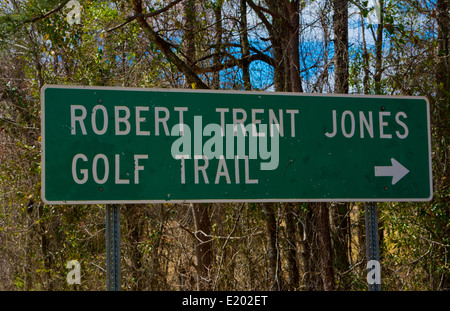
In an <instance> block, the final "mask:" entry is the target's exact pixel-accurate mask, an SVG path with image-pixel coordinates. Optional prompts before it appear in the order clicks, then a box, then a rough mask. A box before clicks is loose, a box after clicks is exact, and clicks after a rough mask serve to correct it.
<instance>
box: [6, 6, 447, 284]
mask: <svg viewBox="0 0 450 311" xmlns="http://www.w3.org/2000/svg"><path fill="white" fill-rule="evenodd" d="M71 2H77V3H78V4H79V7H80V9H81V11H80V21H79V23H78V22H77V20H76V17H77V16H76V15H72V14H71V12H72V13H73V8H75V7H67V6H66V5H67V3H68V1H57V0H49V1H43V0H28V1H25V0H0V290H27V291H28V290H103V289H104V288H105V283H106V273H105V262H106V258H105V256H106V249H105V206H103V205H64V206H55V205H47V204H44V203H43V202H42V201H41V199H40V188H41V176H40V168H41V167H40V151H41V144H40V135H41V134H40V133H41V132H40V126H41V125H40V124H41V123H40V110H41V107H40V89H41V88H42V86H43V85H44V84H67V85H96V86H122V87H146V88H194V89H223V90H246V91H252V90H259V91H267V92H272V91H277V92H306V93H349V94H382V95H420V96H426V97H427V98H428V100H429V102H430V107H431V130H432V163H433V165H432V166H433V185H434V197H433V199H432V200H431V201H430V202H424V203H407V202H406V203H391V202H384V203H378V209H379V220H380V223H379V226H380V227H379V238H380V248H381V257H380V262H381V269H382V270H381V276H382V289H383V290H445V289H446V290H448V289H449V287H450V267H449V264H450V263H449V250H450V234H449V233H450V224H449V223H450V221H449V220H450V204H449V182H448V177H449V173H448V170H449V145H448V140H449V130H450V125H449V116H450V109H449V103H450V93H449V92H450V64H449V31H448V27H449V25H450V19H449V11H448V9H449V3H448V2H449V1H447V0H436V1H431V0H418V1H401V0H400V1H391V0H378V1H361V0H315V1H314V0H312V1H310V0H306V1H299V0H261V1H255V0H204V1H193V0H174V1H168V0H129V1H125V0H117V1H89V0H79V1H71ZM364 206H365V205H364V203H363V202H361V203H339V202H336V203H304V204H299V203H295V204H294V203H270V204H268V203H265V204H257V203H244V204H243V203H239V204H231V203H229V204H170V203H169V204H147V205H123V206H121V207H120V209H121V234H122V237H121V239H122V246H121V250H122V289H123V290H152V291H157V290H365V289H367V281H366V273H367V271H366V248H365V227H364ZM70 260H77V261H79V262H80V264H81V284H75V285H70V284H68V283H67V281H66V276H67V273H68V268H67V267H66V264H67V262H68V261H70Z"/></svg>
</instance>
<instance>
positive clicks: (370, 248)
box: [365, 202, 381, 291]
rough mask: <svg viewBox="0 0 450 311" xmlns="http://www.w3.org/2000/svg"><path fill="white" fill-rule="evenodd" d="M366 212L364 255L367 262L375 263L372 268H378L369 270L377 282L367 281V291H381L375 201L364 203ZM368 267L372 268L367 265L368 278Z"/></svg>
mask: <svg viewBox="0 0 450 311" xmlns="http://www.w3.org/2000/svg"><path fill="white" fill-rule="evenodd" d="M365 208H366V211H365V212H366V213H365V216H366V217H365V218H366V219H365V220H366V255H367V263H369V262H371V261H375V262H376V265H375V267H374V268H373V269H378V270H377V271H374V272H371V274H375V275H376V277H375V279H378V282H377V281H375V282H368V286H369V291H381V280H380V279H381V277H380V264H379V261H380V247H379V242H378V207H377V205H376V203H374V202H370V203H366V204H365ZM369 268H370V269H372V266H371V265H369V264H368V265H367V273H368V278H369Z"/></svg>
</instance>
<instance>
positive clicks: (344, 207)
mask: <svg viewBox="0 0 450 311" xmlns="http://www.w3.org/2000/svg"><path fill="white" fill-rule="evenodd" d="M330 214H331V217H330V219H331V229H332V245H333V257H334V262H335V267H336V272H337V273H338V275H340V273H342V272H345V271H347V270H348V269H349V268H350V263H349V254H350V213H349V206H348V204H347V203H332V204H331V205H330ZM339 284H341V286H343V289H344V290H345V289H346V287H347V286H350V284H351V280H350V279H348V277H344V278H341V279H340V282H339Z"/></svg>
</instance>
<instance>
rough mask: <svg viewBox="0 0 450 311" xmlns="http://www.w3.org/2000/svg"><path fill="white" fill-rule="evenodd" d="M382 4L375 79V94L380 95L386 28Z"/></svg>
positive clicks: (381, 1)
mask: <svg viewBox="0 0 450 311" xmlns="http://www.w3.org/2000/svg"><path fill="white" fill-rule="evenodd" d="M379 3H380V20H379V24H378V26H377V37H376V39H375V75H374V77H373V80H374V83H375V94H377V95H380V94H381V93H382V92H381V74H382V71H383V68H382V66H383V55H382V52H383V28H384V0H379Z"/></svg>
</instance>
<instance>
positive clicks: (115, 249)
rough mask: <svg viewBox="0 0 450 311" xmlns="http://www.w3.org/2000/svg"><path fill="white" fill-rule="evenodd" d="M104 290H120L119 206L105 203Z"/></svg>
mask: <svg viewBox="0 0 450 311" xmlns="http://www.w3.org/2000/svg"><path fill="white" fill-rule="evenodd" d="M106 290H107V291H120V208H119V205H117V204H113V205H106Z"/></svg>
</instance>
